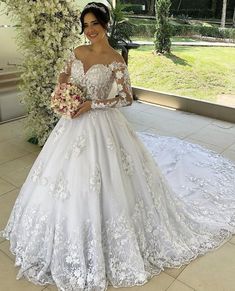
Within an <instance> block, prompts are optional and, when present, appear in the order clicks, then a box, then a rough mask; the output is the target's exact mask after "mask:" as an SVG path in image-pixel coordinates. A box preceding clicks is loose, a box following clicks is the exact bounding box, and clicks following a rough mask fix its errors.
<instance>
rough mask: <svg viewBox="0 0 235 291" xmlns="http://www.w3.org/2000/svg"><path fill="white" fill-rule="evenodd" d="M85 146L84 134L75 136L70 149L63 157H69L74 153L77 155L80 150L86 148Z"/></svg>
mask: <svg viewBox="0 0 235 291" xmlns="http://www.w3.org/2000/svg"><path fill="white" fill-rule="evenodd" d="M86 146H87V138H86V136H85V135H84V134H83V135H80V136H78V137H77V138H76V140H75V141H74V142H73V144H72V146H71V149H69V150H68V151H67V152H66V154H65V159H67V160H68V159H69V158H70V157H71V155H74V156H75V157H78V156H79V155H80V154H81V152H82V151H83V150H84V149H85V148H86Z"/></svg>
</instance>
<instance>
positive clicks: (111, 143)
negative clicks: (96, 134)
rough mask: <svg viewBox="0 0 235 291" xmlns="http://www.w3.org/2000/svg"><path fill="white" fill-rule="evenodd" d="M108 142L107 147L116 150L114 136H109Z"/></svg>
mask: <svg viewBox="0 0 235 291" xmlns="http://www.w3.org/2000/svg"><path fill="white" fill-rule="evenodd" d="M106 144H107V148H108V149H109V150H111V151H113V150H115V145H114V141H113V138H112V137H110V136H109V137H108V138H107V141H106Z"/></svg>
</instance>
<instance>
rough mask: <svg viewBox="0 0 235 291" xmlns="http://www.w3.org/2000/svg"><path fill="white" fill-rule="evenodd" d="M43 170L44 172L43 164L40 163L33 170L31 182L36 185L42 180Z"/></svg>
mask: <svg viewBox="0 0 235 291" xmlns="http://www.w3.org/2000/svg"><path fill="white" fill-rule="evenodd" d="M42 170H43V163H42V161H39V163H38V165H35V167H34V169H33V173H32V175H31V177H30V178H31V180H32V181H33V182H34V183H36V182H38V181H39V180H40V177H41V175H42Z"/></svg>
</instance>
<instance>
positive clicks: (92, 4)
mask: <svg viewBox="0 0 235 291" xmlns="http://www.w3.org/2000/svg"><path fill="white" fill-rule="evenodd" d="M87 8H96V9H100V10H101V11H102V12H104V13H106V10H105V8H104V7H100V6H98V5H96V4H95V3H91V4H87V5H86V6H85V7H84V9H87Z"/></svg>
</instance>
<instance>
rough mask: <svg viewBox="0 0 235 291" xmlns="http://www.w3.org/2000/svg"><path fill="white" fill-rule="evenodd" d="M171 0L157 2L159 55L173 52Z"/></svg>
mask: <svg viewBox="0 0 235 291" xmlns="http://www.w3.org/2000/svg"><path fill="white" fill-rule="evenodd" d="M170 6H171V1H170V0H158V1H157V2H156V20H157V23H156V33H155V51H156V52H157V53H170V50H171V40H170V37H171V25H170V22H169V11H170Z"/></svg>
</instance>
